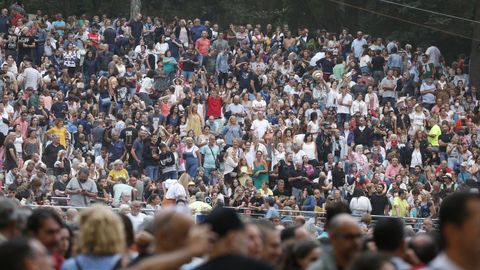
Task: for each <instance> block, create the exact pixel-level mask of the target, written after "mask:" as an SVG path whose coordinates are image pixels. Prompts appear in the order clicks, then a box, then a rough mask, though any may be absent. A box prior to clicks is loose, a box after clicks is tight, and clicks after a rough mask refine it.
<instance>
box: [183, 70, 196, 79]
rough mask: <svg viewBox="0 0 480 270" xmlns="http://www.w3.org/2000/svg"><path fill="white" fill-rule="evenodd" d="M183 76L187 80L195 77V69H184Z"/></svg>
mask: <svg viewBox="0 0 480 270" xmlns="http://www.w3.org/2000/svg"><path fill="white" fill-rule="evenodd" d="M182 76H183V79H184V80H185V81H190V80H191V79H192V78H193V71H182Z"/></svg>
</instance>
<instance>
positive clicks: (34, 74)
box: [23, 67, 42, 90]
mask: <svg viewBox="0 0 480 270" xmlns="http://www.w3.org/2000/svg"><path fill="white" fill-rule="evenodd" d="M23 78H24V80H25V88H28V87H32V88H33V90H37V89H38V82H39V81H40V79H42V75H41V74H40V72H38V70H36V69H34V68H31V67H28V68H26V69H25V71H23Z"/></svg>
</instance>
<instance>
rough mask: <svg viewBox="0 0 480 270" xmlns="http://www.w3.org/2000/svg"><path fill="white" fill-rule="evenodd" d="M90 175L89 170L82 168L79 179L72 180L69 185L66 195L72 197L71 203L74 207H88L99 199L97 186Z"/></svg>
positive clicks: (78, 175)
mask: <svg viewBox="0 0 480 270" xmlns="http://www.w3.org/2000/svg"><path fill="white" fill-rule="evenodd" d="M88 175H89V171H88V168H86V167H81V168H80V169H79V170H78V173H77V177H75V178H72V179H71V180H70V182H68V184H67V188H66V189H65V193H66V194H68V195H70V202H71V205H72V206H74V207H87V206H89V205H90V201H91V200H93V199H95V198H96V197H97V193H98V191H97V184H96V183H95V181H93V180H92V179H89V178H88Z"/></svg>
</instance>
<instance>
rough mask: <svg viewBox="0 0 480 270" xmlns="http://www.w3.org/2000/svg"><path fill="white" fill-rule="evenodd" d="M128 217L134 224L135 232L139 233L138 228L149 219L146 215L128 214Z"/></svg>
mask: <svg viewBox="0 0 480 270" xmlns="http://www.w3.org/2000/svg"><path fill="white" fill-rule="evenodd" d="M127 217H128V218H129V219H130V221H131V222H132V226H133V231H134V232H137V231H138V227H140V225H142V223H143V221H144V220H145V217H147V215H145V214H144V213H138V214H137V215H136V216H134V215H132V213H128V214H127Z"/></svg>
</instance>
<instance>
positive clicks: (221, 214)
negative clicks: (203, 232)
mask: <svg viewBox="0 0 480 270" xmlns="http://www.w3.org/2000/svg"><path fill="white" fill-rule="evenodd" d="M203 223H204V224H208V225H210V227H211V228H212V231H213V232H214V233H216V234H217V235H218V237H220V238H222V237H223V236H225V235H226V234H227V233H229V232H231V231H236V230H241V229H243V228H244V227H245V225H244V224H243V222H242V221H241V220H240V218H239V217H238V215H237V213H235V211H233V210H232V209H228V208H215V209H213V210H212V212H210V214H208V215H207V216H206V217H205V220H204V222H203Z"/></svg>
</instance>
